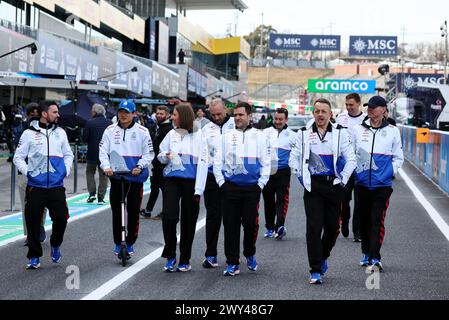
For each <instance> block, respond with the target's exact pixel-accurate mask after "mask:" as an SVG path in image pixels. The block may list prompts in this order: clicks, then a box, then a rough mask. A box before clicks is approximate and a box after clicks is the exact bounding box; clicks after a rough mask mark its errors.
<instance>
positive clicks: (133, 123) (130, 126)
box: [117, 120, 136, 130]
mask: <svg viewBox="0 0 449 320" xmlns="http://www.w3.org/2000/svg"><path fill="white" fill-rule="evenodd" d="M135 124H136V122H135V121H134V120H133V121H132V122H131V124H130V125H129V127H128V128H126V130H128V129H131V128H132V127H134V125H135ZM117 126H118V127H119V128H121V129H125V128H123V127H122V124H121V123H120V121H118V122H117Z"/></svg>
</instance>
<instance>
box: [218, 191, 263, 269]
mask: <svg viewBox="0 0 449 320" xmlns="http://www.w3.org/2000/svg"><path fill="white" fill-rule="evenodd" d="M221 190H222V192H223V203H224V204H223V226H224V241H225V255H226V263H227V264H232V265H236V264H240V260H239V259H240V226H243V255H244V256H245V257H250V256H253V255H255V254H256V240H257V234H258V232H259V201H260V193H261V190H260V187H259V186H258V185H253V186H237V185H235V184H231V183H229V182H225V184H224V185H223V186H222V187H221Z"/></svg>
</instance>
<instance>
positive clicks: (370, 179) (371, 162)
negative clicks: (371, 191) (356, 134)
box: [369, 129, 379, 187]
mask: <svg viewBox="0 0 449 320" xmlns="http://www.w3.org/2000/svg"><path fill="white" fill-rule="evenodd" d="M377 130H379V129H376V131H375V132H374V133H373V144H372V146H371V158H370V162H369V186H370V187H371V183H372V177H371V176H372V174H373V170H371V167H372V165H373V157H374V155H373V153H374V142H375V141H376V133H377Z"/></svg>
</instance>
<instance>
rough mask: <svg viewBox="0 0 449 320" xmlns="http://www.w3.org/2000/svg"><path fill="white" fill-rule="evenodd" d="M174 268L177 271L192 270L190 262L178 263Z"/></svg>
mask: <svg viewBox="0 0 449 320" xmlns="http://www.w3.org/2000/svg"><path fill="white" fill-rule="evenodd" d="M176 270H177V271H178V272H188V271H190V270H192V266H191V265H190V264H179V265H178V268H177V269H176Z"/></svg>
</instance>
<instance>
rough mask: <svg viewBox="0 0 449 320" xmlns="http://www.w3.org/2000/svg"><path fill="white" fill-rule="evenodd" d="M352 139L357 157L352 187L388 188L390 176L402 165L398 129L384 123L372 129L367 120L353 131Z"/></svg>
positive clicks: (390, 182) (402, 155)
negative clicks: (354, 184) (354, 185)
mask: <svg viewBox="0 0 449 320" xmlns="http://www.w3.org/2000/svg"><path fill="white" fill-rule="evenodd" d="M352 139H353V141H354V147H355V152H356V157H357V168H356V177H355V183H356V185H360V186H363V187H366V188H369V189H375V188H379V187H391V186H392V184H393V183H392V179H393V176H394V175H395V174H396V173H397V171H398V170H399V168H400V167H401V166H402V164H403V162H404V153H403V151H402V143H401V135H400V132H399V129H398V128H396V127H395V126H392V125H390V124H388V123H387V122H386V121H385V122H384V123H383V124H382V126H381V127H380V128H377V129H375V128H372V127H371V121H370V120H369V119H368V120H366V121H364V122H363V123H362V124H361V125H358V126H355V127H354V129H353V138H352Z"/></svg>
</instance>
